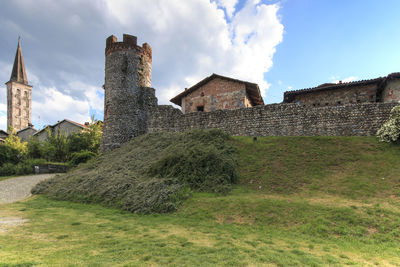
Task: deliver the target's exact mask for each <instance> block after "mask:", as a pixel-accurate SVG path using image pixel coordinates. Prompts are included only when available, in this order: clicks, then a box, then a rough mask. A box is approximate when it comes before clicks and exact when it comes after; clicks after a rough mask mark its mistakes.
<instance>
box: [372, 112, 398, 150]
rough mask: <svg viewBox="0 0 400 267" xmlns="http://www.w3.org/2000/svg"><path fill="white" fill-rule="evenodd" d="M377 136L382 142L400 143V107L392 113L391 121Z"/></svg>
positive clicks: (385, 124)
mask: <svg viewBox="0 0 400 267" xmlns="http://www.w3.org/2000/svg"><path fill="white" fill-rule="evenodd" d="M377 136H378V138H379V140H380V141H382V142H389V143H390V142H391V143H397V144H399V143H400V106H396V107H394V108H393V109H392V110H391V111H390V117H389V120H387V121H386V122H385V123H384V124H383V125H382V127H381V128H380V129H379V130H378V132H377Z"/></svg>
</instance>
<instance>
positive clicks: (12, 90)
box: [6, 40, 32, 131]
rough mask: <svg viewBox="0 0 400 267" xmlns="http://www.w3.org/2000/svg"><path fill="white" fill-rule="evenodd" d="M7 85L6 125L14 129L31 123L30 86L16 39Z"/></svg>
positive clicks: (20, 128) (23, 127)
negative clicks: (16, 45) (15, 50)
mask: <svg viewBox="0 0 400 267" xmlns="http://www.w3.org/2000/svg"><path fill="white" fill-rule="evenodd" d="M6 85H7V127H9V126H12V127H13V128H14V129H15V130H16V131H19V130H22V129H25V128H27V127H28V126H30V125H31V115H32V112H31V110H32V98H31V97H32V86H31V85H29V84H28V78H27V76H26V71H25V65H24V59H23V58H22V49H21V45H20V41H19V40H18V47H17V52H16V54H15V59H14V66H13V69H12V72H11V78H10V80H9V81H8V82H7V83H6Z"/></svg>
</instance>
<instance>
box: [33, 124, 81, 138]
mask: <svg viewBox="0 0 400 267" xmlns="http://www.w3.org/2000/svg"><path fill="white" fill-rule="evenodd" d="M88 128H89V123H88V122H87V123H85V124H80V123H77V122H74V121H71V120H67V119H64V120H62V121H59V122H57V123H56V124H54V125H48V126H47V127H45V128H43V129H42V130H40V131H37V132H35V133H34V134H33V137H35V138H37V139H38V140H39V141H41V142H42V141H45V140H46V139H47V137H48V135H49V133H51V134H58V133H61V134H63V135H65V136H68V135H70V134H72V133H78V132H81V131H83V130H85V129H88Z"/></svg>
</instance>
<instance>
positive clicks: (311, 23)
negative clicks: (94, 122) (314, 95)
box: [0, 0, 400, 129]
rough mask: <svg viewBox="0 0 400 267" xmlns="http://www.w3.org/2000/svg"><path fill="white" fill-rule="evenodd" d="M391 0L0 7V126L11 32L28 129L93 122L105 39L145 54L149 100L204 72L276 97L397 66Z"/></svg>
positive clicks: (91, 0)
mask: <svg viewBox="0 0 400 267" xmlns="http://www.w3.org/2000/svg"><path fill="white" fill-rule="evenodd" d="M399 10H400V1H397V0H380V1H376V0H351V1H348V0H325V1H321V0H281V1H278V0H275V1H271V0H211V1H210V0H13V1H9V0H0V36H1V39H0V40H1V42H0V81H1V84H0V129H6V89H5V85H4V83H5V82H7V81H8V80H9V78H10V74H11V68H12V64H13V60H14V56H15V51H16V45H17V40H18V36H19V35H20V36H21V38H22V40H21V43H22V51H23V56H24V60H25V66H26V69H27V75H28V80H29V83H30V84H31V85H33V92H32V97H33V111H32V121H33V124H34V125H35V127H36V128H39V129H40V128H41V127H43V125H45V124H53V123H55V122H57V121H58V120H61V119H64V118H68V119H71V120H74V121H77V122H81V123H82V122H85V121H88V120H89V118H90V116H91V115H95V116H96V118H98V119H102V118H103V89H102V88H101V86H102V85H103V83H104V48H105V39H106V38H107V37H108V36H109V35H111V34H114V35H115V36H117V38H118V39H122V34H123V33H128V34H132V35H136V36H137V37H138V41H139V43H144V42H147V43H149V44H150V45H151V47H152V48H153V73H152V86H153V87H154V88H156V94H157V97H158V101H159V104H169V99H170V98H172V97H173V96H175V95H176V94H178V93H179V92H181V91H182V90H183V89H184V88H185V87H190V86H192V85H194V84H195V83H197V82H198V81H200V80H201V79H203V78H205V77H206V76H209V75H210V74H212V73H217V74H221V75H226V76H230V77H233V78H237V79H243V80H247V81H251V82H256V83H258V84H259V86H260V88H261V90H262V94H263V97H264V101H265V102H266V103H277V102H281V101H282V96H283V92H284V91H286V90H293V89H301V88H306V87H313V86H317V85H318V84H321V83H325V82H332V81H339V80H344V81H351V80H358V79H369V78H375V77H379V76H384V75H387V74H388V73H391V72H398V71H400V51H399V50H400V49H399V44H400V28H399V27H398V26H399V25H400V16H398V12H399Z"/></svg>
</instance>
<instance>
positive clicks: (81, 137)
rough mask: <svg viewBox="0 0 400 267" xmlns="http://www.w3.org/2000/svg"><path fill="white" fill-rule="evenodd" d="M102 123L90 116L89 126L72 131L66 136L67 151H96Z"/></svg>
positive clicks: (98, 146) (99, 141) (97, 150)
mask: <svg viewBox="0 0 400 267" xmlns="http://www.w3.org/2000/svg"><path fill="white" fill-rule="evenodd" d="M102 131H103V123H102V122H101V121H97V120H95V119H94V117H92V120H91V123H90V124H89V127H88V128H86V129H84V130H82V131H81V132H77V133H73V134H71V135H70V136H69V137H68V153H70V154H72V153H74V152H80V151H83V150H87V151H91V152H93V153H96V154H97V153H98V152H99V148H100V143H101V136H102V134H103V133H102Z"/></svg>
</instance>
